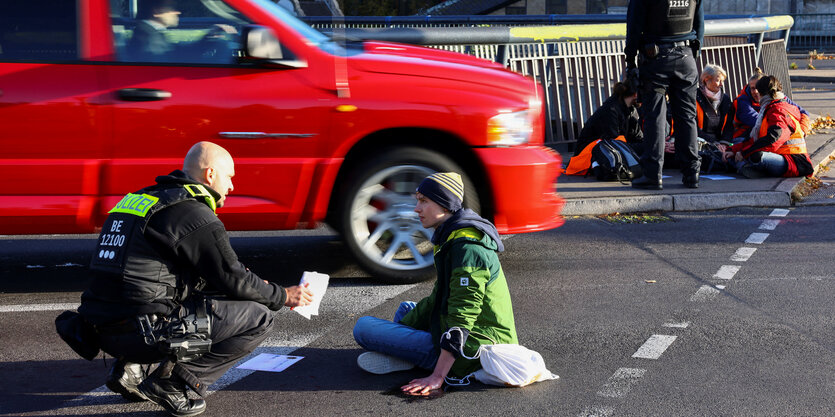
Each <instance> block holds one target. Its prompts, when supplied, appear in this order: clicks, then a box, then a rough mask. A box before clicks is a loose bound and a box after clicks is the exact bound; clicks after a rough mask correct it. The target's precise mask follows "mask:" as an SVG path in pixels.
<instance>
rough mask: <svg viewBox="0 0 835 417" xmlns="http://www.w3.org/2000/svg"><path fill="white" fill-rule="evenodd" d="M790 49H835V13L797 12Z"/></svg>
mask: <svg viewBox="0 0 835 417" xmlns="http://www.w3.org/2000/svg"><path fill="white" fill-rule="evenodd" d="M792 17H793V18H794V26H793V27H792V34H791V37H789V49H791V50H793V51H804V52H805V51H809V50H813V49H814V50H817V51H818V52H824V51H827V52H831V51H835V13H818V14H796V15H792Z"/></svg>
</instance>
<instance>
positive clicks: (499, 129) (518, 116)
mask: <svg viewBox="0 0 835 417" xmlns="http://www.w3.org/2000/svg"><path fill="white" fill-rule="evenodd" d="M531 132H533V125H532V124H531V120H530V113H529V112H528V110H522V111H517V112H512V113H501V114H498V115H496V116H493V117H491V118H490V120H488V121H487V145H488V146H513V145H522V144H524V143H527V142H528V141H529V140H530V139H531Z"/></svg>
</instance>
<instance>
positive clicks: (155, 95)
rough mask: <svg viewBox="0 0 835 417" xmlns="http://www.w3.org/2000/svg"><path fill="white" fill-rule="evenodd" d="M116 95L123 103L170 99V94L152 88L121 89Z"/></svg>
mask: <svg viewBox="0 0 835 417" xmlns="http://www.w3.org/2000/svg"><path fill="white" fill-rule="evenodd" d="M116 94H117V95H118V96H119V98H120V99H121V100H124V101H158V100H165V99H167V98H171V92H170V91H165V90H157V89H154V88H123V89H121V90H118V91H117V92H116Z"/></svg>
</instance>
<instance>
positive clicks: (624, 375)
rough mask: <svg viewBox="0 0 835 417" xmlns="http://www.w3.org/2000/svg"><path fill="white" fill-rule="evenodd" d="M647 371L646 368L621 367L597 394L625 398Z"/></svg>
mask: <svg viewBox="0 0 835 417" xmlns="http://www.w3.org/2000/svg"><path fill="white" fill-rule="evenodd" d="M646 372H647V370H646V369H637V368H620V369H618V370H617V371H615V374H614V375H612V376H611V377H609V380H608V381H606V385H603V388H602V389H601V390H600V391H597V395H599V396H601V397H606V398H623V397H625V396H626V394H627V393H628V392H629V390H630V389H632V386H633V385H634V384H635V383H636V382H638V380H640V379H641V377H643V376H644V374H645V373H646Z"/></svg>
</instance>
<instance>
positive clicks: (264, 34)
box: [244, 26, 284, 60]
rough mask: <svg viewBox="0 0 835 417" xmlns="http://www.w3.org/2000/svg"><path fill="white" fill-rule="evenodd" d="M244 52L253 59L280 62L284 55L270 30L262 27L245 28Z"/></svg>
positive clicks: (276, 38)
mask: <svg viewBox="0 0 835 417" xmlns="http://www.w3.org/2000/svg"><path fill="white" fill-rule="evenodd" d="M244 46H245V48H244V50H245V51H246V55H247V56H248V57H250V58H255V59H267V60H273V59H277V60H281V59H283V58H284V54H283V52H282V51H281V43H280V42H279V41H278V37H277V36H275V33H274V32H273V31H272V29H270V28H267V27H263V26H247V27H246V28H245V29H244Z"/></svg>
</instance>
